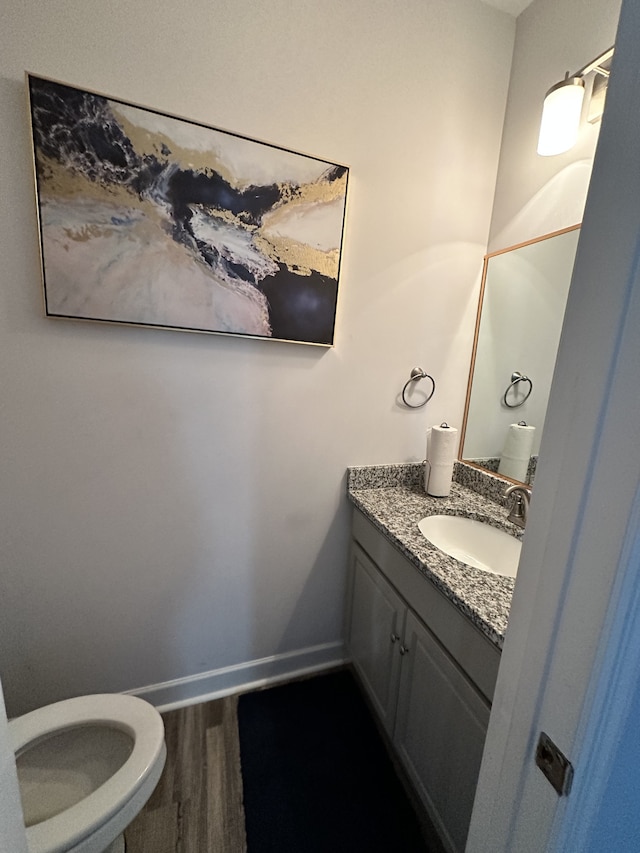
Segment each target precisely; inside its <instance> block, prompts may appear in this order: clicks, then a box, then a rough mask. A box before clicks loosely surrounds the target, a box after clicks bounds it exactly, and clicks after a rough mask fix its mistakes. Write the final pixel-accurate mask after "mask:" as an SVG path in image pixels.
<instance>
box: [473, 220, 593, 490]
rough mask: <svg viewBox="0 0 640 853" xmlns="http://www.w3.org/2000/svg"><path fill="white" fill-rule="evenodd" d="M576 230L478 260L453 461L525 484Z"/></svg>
mask: <svg viewBox="0 0 640 853" xmlns="http://www.w3.org/2000/svg"><path fill="white" fill-rule="evenodd" d="M579 228H580V226H579V225H575V226H573V227H572V228H568V229H564V230H562V231H556V232H554V233H553V234H546V235H544V236H543V237H539V238H538V239H536V240H533V241H530V242H528V243H525V244H520V245H518V246H513V247H511V248H508V249H503V250H501V251H499V252H493V253H491V254H489V255H487V256H486V257H485V262H484V271H483V276H482V287H481V291H480V304H479V307H478V321H477V324H476V337H475V342H474V348H473V354H472V359H471V371H470V375H469V387H468V391H467V402H466V407H465V416H464V423H463V433H462V438H461V444H460V458H461V459H462V460H463V461H465V462H469V463H471V464H475V465H477V466H479V467H481V468H484V469H486V470H489V471H493V472H497V473H499V474H500V475H502V476H505V477H507V478H508V479H510V480H515V481H516V482H523V483H527V484H528V485H531V483H532V482H533V478H534V475H535V468H536V464H537V458H538V450H539V447H540V439H541V437H542V428H543V425H544V420H545V415H546V411H547V402H548V399H549V391H550V388H551V378H552V376H553V370H554V367H555V362H556V356H557V352H558V343H559V340H560V331H561V329H562V321H563V318H564V311H565V306H566V302H567V294H568V291H569V284H570V281H571V273H572V271H573V263H574V259H575V253H576V247H577V243H578V236H579V233H580V232H579Z"/></svg>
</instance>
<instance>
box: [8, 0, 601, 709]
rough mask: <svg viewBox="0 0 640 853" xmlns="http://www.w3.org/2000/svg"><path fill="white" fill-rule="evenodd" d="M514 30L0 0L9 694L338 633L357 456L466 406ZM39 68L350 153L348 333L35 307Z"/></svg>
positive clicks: (12, 697)
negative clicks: (412, 389) (299, 337)
mask: <svg viewBox="0 0 640 853" xmlns="http://www.w3.org/2000/svg"><path fill="white" fill-rule="evenodd" d="M513 31H514V22H513V19H511V18H509V17H508V16H507V15H505V14H504V13H501V12H499V11H497V10H495V9H492V8H489V7H488V6H486V5H484V4H482V3H479V2H477V0H428V2H425V0H410V1H409V0H408V2H405V3H402V4H398V3H395V2H393V0H366V2H365V0H352V2H349V3H348V4H345V3H341V2H338V0H326V2H324V3H322V4H318V3H312V2H308V0H307V1H306V2H299V3H295V4H292V3H291V2H289V0H265V2H256V0H233V2H231V0H218V2H216V3H211V2H204V0H192V2H190V3H188V4H175V3H169V2H167V0H159V2H154V3H151V2H146V0H139V2H136V3H133V4H132V3H128V2H124V0H113V2H110V3H97V2H87V0H60V1H59V2H57V3H44V4H43V3H41V2H39V0H38V2H36V0H25V1H24V2H23V3H20V4H17V3H12V4H9V5H8V7H7V8H6V9H5V10H4V12H3V21H2V28H0V71H1V73H0V115H1V116H2V120H1V121H0V152H1V155H0V157H1V160H0V185H1V187H2V199H3V205H2V209H1V210H0V217H1V218H0V223H1V227H0V257H1V258H2V267H1V272H0V276H1V278H2V287H1V288H0V300H1V301H0V323H1V327H0V365H2V390H1V393H0V407H1V417H2V423H1V434H2V447H3V450H2V453H1V454H0V466H1V469H0V482H1V483H2V495H1V498H0V500H1V505H0V517H1V518H2V522H1V523H2V526H3V529H2V536H1V547H2V554H1V555H0V558H1V563H2V574H1V578H2V579H1V580H0V584H1V585H2V589H1V590H0V632H1V635H0V671H1V672H2V678H3V682H4V687H5V695H6V700H7V708H8V710H9V713H10V714H16V713H21V712H23V711H25V710H27V709H28V708H31V707H34V706H37V705H41V704H44V703H47V702H50V701H53V700H55V699H58V698H62V697H65V696H69V695H74V694H79V693H88V692H94V691H102V690H106V691H111V690H116V691H117V690H124V689H134V688H138V687H141V686H144V685H149V684H155V683H158V682H162V681H165V680H168V679H174V678H183V677H186V676H190V675H193V674H196V673H202V672H207V671H210V670H217V669H219V668H221V667H228V666H234V665H237V664H241V663H243V662H247V661H251V660H255V659H260V658H263V657H265V656H270V655H277V654H284V653H288V652H295V651H296V650H300V649H305V648H309V647H316V646H318V645H322V644H331V643H336V644H339V643H340V641H341V622H342V613H341V610H342V596H343V588H344V580H345V569H346V553H347V533H348V521H349V512H348V506H347V504H346V501H345V498H344V472H345V468H346V466H347V465H349V464H362V463H379V462H398V461H404V460H420V459H422V458H423V457H424V453H425V443H424V435H425V430H426V427H427V425H429V424H432V423H437V422H440V421H442V420H443V419H445V418H446V419H447V420H448V421H449V423H453V424H458V425H459V423H460V419H461V414H462V408H463V397H464V389H465V384H466V374H467V370H468V360H469V355H470V346H471V333H472V325H473V318H474V312H475V305H474V301H475V299H476V294H477V287H478V280H479V271H480V266H481V258H482V255H483V253H484V251H485V250H486V242H487V237H488V227H489V219H490V211H491V204H492V198H493V189H494V184H495V174H496V168H497V159H498V150H499V144H500V134H501V126H502V119H503V114H504V107H505V102H506V90H507V82H508V74H509V66H510V60H511V52H512V46H513V34H514V33H513ZM587 52H589V51H587ZM25 69H27V70H30V71H32V72H34V73H37V74H42V75H44V76H50V77H54V78H57V79H60V80H62V81H65V82H69V83H71V84H75V85H79V86H86V87H87V88H89V89H94V90H98V91H102V92H105V93H107V94H111V95H114V96H118V97H121V98H124V99H129V100H131V101H134V102H137V103H140V104H144V105H149V106H152V107H154V108H156V109H159V110H165V111H167V112H170V113H174V114H177V115H182V116H185V117H188V118H193V119H195V120H198V121H201V122H204V123H209V124H212V125H215V126H218V127H222V128H226V129H229V130H233V131H237V132H239V133H242V134H246V135H248V136H252V137H255V138H258V139H261V140H265V141H269V142H274V143H278V144H281V145H284V146H286V147H290V148H292V149H294V150H298V151H302V152H307V153H309V154H312V155H315V156H318V157H322V158H326V159H328V160H334V161H337V162H341V163H346V164H348V165H350V166H351V178H350V186H349V204H348V208H349V209H348V222H347V230H346V242H345V249H344V263H343V272H342V277H341V293H340V300H339V308H338V311H339V314H338V321H337V334H336V345H335V347H334V348H333V349H331V350H324V349H319V348H315V347H304V346H300V345H292V344H282V343H274V342H261V341H253V340H242V339H231V338H224V337H215V336H199V335H189V334H183V333H175V332H163V331H157V330H140V329H134V328H116V327H108V326H100V325H98V324H89V323H87V324H73V323H70V322H65V321H54V320H47V319H44V318H43V316H42V309H41V296H40V273H39V262H38V252H37V236H36V224H35V213H34V203H33V189H32V178H31V154H30V144H29V128H28V121H27V117H26V107H25V92H24V80H23V73H24V70H25ZM415 365H420V366H422V367H424V369H425V370H427V371H429V372H430V373H432V374H433V376H434V377H435V378H436V381H437V384H438V388H437V393H436V396H435V397H434V399H433V401H432V403H430V404H429V407H428V409H426V410H424V409H421V410H418V411H416V412H413V411H407V410H404V409H402V408H401V407H399V406H398V404H397V397H398V394H399V391H400V389H401V388H402V385H403V384H404V382H405V381H406V380H407V379H408V376H409V371H410V369H411V368H412V367H413V366H415Z"/></svg>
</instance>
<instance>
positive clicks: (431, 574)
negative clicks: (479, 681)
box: [347, 464, 522, 648]
mask: <svg viewBox="0 0 640 853" xmlns="http://www.w3.org/2000/svg"><path fill="white" fill-rule="evenodd" d="M463 467H465V468H466V467H467V466H463ZM454 476H455V477H456V479H457V478H458V477H459V472H458V470H456V474H455V475H454ZM502 488H504V481H502ZM347 491H348V495H349V499H350V500H351V502H352V503H353V504H354V506H356V507H357V508H358V509H359V510H360V511H361V512H362V513H364V515H365V516H366V517H367V518H368V519H369V521H371V523H372V524H373V525H374V526H375V527H377V529H378V530H380V532H381V533H382V534H383V535H384V536H386V538H387V539H388V540H389V541H390V542H391V543H392V544H393V545H394V546H395V547H396V548H397V549H398V550H399V551H400V552H401V553H402V554H403V555H404V556H405V557H406V558H407V559H408V560H409V561H410V562H411V563H412V564H413V565H414V566H415V567H416V569H417V570H418V571H420V572H422V573H423V574H424V575H425V576H426V577H427V578H429V579H430V580H431V581H432V582H433V583H434V584H435V585H436V586H437V587H438V589H439V590H441V592H442V593H444V595H446V596H447V598H449V599H450V600H451V601H452V602H453V603H454V604H455V605H456V606H457V607H458V608H459V609H460V610H461V611H462V612H463V613H465V614H466V615H467V616H468V617H469V618H470V619H471V620H472V621H473V623H474V624H475V625H476V626H477V627H478V628H479V629H480V630H481V631H482V632H483V633H484V634H485V635H486V636H487V637H488V638H489V639H490V640H491V641H492V642H493V643H494V644H495V645H496V646H498V648H502V644H503V642H504V634H505V631H506V627H507V621H508V618H509V608H510V606H511V597H512V595H513V586H514V580H513V579H512V578H507V577H503V576H502V575H493V574H490V573H489V572H483V571H482V570H481V569H474V568H472V567H470V566H467V565H465V564H464V563H460V562H459V561H458V560H455V559H454V558H453V557H449V556H448V555H447V554H445V553H443V552H442V551H440V550H439V549H438V548H436V547H435V546H434V545H432V544H431V543H430V542H429V541H428V540H427V539H425V537H424V536H423V535H422V533H420V531H419V530H418V522H419V521H420V519H422V518H424V517H425V516H427V515H464V516H467V517H468V518H475V519H478V520H480V521H485V522H488V523H490V524H492V525H494V527H499V528H500V529H501V530H505V531H507V532H508V533H511V534H515V535H520V534H521V532H522V531H520V530H519V528H517V527H515V526H514V525H513V524H511V523H510V522H508V521H507V520H506V518H507V512H506V510H505V508H504V506H502V505H501V504H498V503H495V502H493V501H491V500H489V499H488V498H487V497H485V496H484V495H481V494H478V493H477V492H476V491H473V490H472V489H471V488H469V487H467V486H464V485H461V484H460V483H457V482H454V483H452V486H451V493H450V494H449V496H448V497H446V498H432V497H429V495H427V494H426V493H425V491H424V488H423V485H422V465H417V464H408V465H381V466H367V467H364V468H360V467H358V468H349V469H348V475H347Z"/></svg>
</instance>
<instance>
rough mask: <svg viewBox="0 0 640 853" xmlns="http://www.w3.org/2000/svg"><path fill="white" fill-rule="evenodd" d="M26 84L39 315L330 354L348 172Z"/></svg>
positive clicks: (157, 115)
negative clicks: (318, 348) (288, 344)
mask: <svg viewBox="0 0 640 853" xmlns="http://www.w3.org/2000/svg"><path fill="white" fill-rule="evenodd" d="M27 84H28V93H29V109H30V115H31V127H32V135H33V147H34V164H35V180H36V196H37V204H38V215H39V225H40V249H41V258H42V270H43V285H44V297H45V311H46V314H47V316H51V317H65V318H71V319H82V320H94V321H102V322H109V323H124V324H134V325H137V326H150V327H160V328H169V329H180V330H185V331H192V332H211V333H221V334H230V335H241V336H245V337H254V338H265V339H277V340H285V341H292V342H298V343H308V344H319V345H325V346H331V345H332V344H333V342H334V328H335V316H336V303H337V297H338V280H339V273H340V261H341V255H342V243H343V233H344V217H345V204H346V194H347V182H348V169H347V168H346V167H345V166H341V165H338V164H336V163H330V162H328V161H326V160H320V159H316V158H314V157H309V156H307V155H304V154H297V153H295V152H293V151H289V150H287V149H285V148H281V147H278V146H275V145H268V144H265V143H263V142H258V141H255V140H252V139H249V138H247V137H244V136H240V135H238V134H234V133H229V132H227V131H223V130H217V129H215V128H213V127H208V126H206V125H203V124H199V123H197V122H193V121H187V120H185V119H181V118H176V117H175V116H171V115H167V114H165V113H162V112H159V111H157V110H153V109H148V108H143V107H140V106H136V105H133V104H130V103H127V102H125V101H122V100H118V99H116V98H111V97H107V96H104V95H100V94H97V93H94V92H89V91H85V90H84V89H78V88H74V87H72V86H69V85H66V84H63V83H59V82H56V81H53V80H49V79H44V78H41V77H36V76H34V75H31V74H27Z"/></svg>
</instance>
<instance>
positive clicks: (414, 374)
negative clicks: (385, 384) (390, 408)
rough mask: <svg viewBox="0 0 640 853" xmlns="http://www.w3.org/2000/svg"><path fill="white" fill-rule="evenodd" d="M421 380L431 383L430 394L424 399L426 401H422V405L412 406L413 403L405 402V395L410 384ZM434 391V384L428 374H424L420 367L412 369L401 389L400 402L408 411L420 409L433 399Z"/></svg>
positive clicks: (433, 380)
mask: <svg viewBox="0 0 640 853" xmlns="http://www.w3.org/2000/svg"><path fill="white" fill-rule="evenodd" d="M421 379H428V380H429V381H430V382H431V393H430V394H429V396H428V397H427V398H426V400H423V401H422V403H418V404H417V406H414V405H413V403H410V402H409V401H408V400H407V398H406V397H405V393H406V391H407V388H408V387H409V385H410V384H411V383H412V382H419V381H420V380H421ZM435 390H436V383H435V379H434V378H433V376H429V374H428V373H425V372H424V370H423V369H422V368H421V367H414V368H413V369H412V371H411V375H410V376H409V378H408V379H407V381H406V382H405V385H404V388H403V389H402V402H403V403H404V404H405V406H408V407H409V408H410V409H421V408H422V407H423V406H426V405H427V403H428V402H429V400H430V399H431V398H432V397H433V395H434V394H435Z"/></svg>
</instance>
